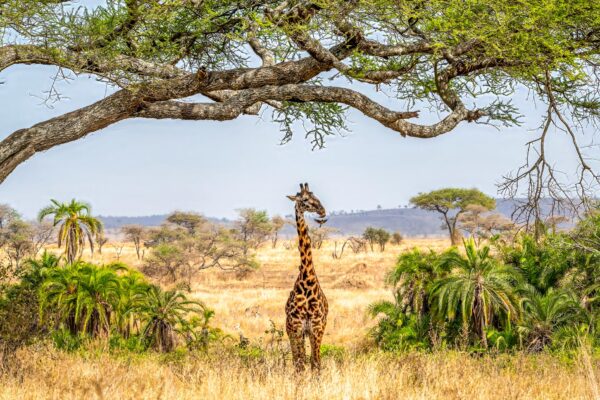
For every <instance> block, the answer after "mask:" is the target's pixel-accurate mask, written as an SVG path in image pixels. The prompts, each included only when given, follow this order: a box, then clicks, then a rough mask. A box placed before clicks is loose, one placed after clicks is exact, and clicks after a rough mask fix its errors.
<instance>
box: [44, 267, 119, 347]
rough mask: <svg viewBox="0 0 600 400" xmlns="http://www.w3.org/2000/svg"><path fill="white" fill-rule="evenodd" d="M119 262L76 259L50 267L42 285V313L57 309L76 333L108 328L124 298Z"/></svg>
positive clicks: (93, 334) (56, 313) (93, 332)
mask: <svg viewBox="0 0 600 400" xmlns="http://www.w3.org/2000/svg"><path fill="white" fill-rule="evenodd" d="M121 268H122V266H121V265H119V264H114V265H107V266H96V265H93V264H89V263H86V262H82V261H79V262H75V263H73V264H67V265H66V266H64V267H57V268H54V269H52V270H49V271H48V273H47V274H46V276H45V280H44V283H43V284H42V285H41V287H40V291H39V295H40V313H41V314H43V313H44V312H46V311H49V312H51V313H53V314H54V315H55V316H56V318H57V320H56V322H57V323H59V324H60V323H62V324H64V325H65V326H66V328H67V329H68V330H69V331H70V332H71V333H72V334H75V333H78V332H84V333H88V334H90V335H92V336H97V335H98V334H100V333H103V332H108V331H109V329H110V325H111V318H112V313H113V310H115V309H116V308H117V303H118V301H119V298H120V293H119V291H120V285H119V276H118V275H117V273H116V271H118V270H119V269H121Z"/></svg>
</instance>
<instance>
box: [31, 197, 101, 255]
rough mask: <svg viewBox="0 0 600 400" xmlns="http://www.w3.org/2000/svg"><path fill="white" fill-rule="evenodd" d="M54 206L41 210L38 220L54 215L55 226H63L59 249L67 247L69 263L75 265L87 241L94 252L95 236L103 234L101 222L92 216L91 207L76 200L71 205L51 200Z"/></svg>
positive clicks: (59, 235) (59, 233) (60, 231)
mask: <svg viewBox="0 0 600 400" xmlns="http://www.w3.org/2000/svg"><path fill="white" fill-rule="evenodd" d="M51 202H52V204H51V205H49V206H48V207H45V208H43V209H42V210H40V212H39V214H38V219H39V220H40V221H42V220H43V219H44V218H45V217H47V216H49V215H54V223H53V224H54V226H57V225H59V224H60V225H61V227H60V229H59V231H58V247H62V245H63V243H64V245H65V254H66V258H67V262H68V263H73V262H74V261H75V259H76V258H78V257H80V256H81V253H82V252H83V248H84V247H85V242H86V239H87V241H88V243H89V245H90V249H91V250H92V251H94V236H95V235H98V234H99V233H100V232H102V223H101V222H100V220H98V219H96V218H94V217H92V216H91V215H90V213H91V209H90V206H89V205H88V204H86V203H82V202H78V201H76V200H75V199H73V200H71V202H70V203H59V202H58V201H56V200H51Z"/></svg>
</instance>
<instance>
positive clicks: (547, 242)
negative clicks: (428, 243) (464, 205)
mask: <svg viewBox="0 0 600 400" xmlns="http://www.w3.org/2000/svg"><path fill="white" fill-rule="evenodd" d="M598 230H600V218H598V217H597V213H595V212H594V213H592V214H591V215H590V216H588V217H587V218H586V219H584V220H582V221H580V222H579V223H578V225H577V226H576V228H575V229H574V230H573V231H572V232H570V233H546V235H545V236H543V237H540V238H538V240H536V238H535V237H534V236H531V235H529V234H527V233H522V234H520V235H518V236H517V237H516V238H515V240H514V242H512V243H508V244H507V243H504V242H500V241H497V240H496V241H495V240H492V241H491V245H490V244H484V245H481V246H479V247H478V246H477V245H476V244H475V241H474V240H473V239H469V240H466V241H464V249H462V251H459V250H458V249H455V248H452V249H450V250H447V251H445V252H442V253H436V252H433V251H429V252H424V251H421V250H418V249H413V250H411V251H408V252H404V253H403V254H401V255H400V257H399V258H398V262H397V264H396V266H395V268H394V269H393V270H392V271H390V273H389V274H388V276H387V278H386V279H387V283H388V284H390V285H392V286H393V288H394V298H395V300H394V301H393V302H391V301H382V302H377V303H374V304H372V305H371V307H370V309H369V312H370V314H371V316H373V317H379V320H378V323H377V325H376V326H375V327H374V328H373V329H372V331H371V335H372V336H373V337H374V339H375V341H376V343H377V344H378V346H379V347H380V348H382V349H385V350H391V351H400V350H402V351H404V350H410V349H434V348H439V347H450V348H459V349H464V348H471V349H472V350H473V351H485V350H489V349H495V350H497V351H510V350H517V349H520V350H524V351H527V352H541V351H545V350H554V351H562V350H570V349H574V348H577V347H578V346H579V345H580V343H581V341H582V340H584V341H589V342H591V343H592V344H593V345H598V344H600V341H599V339H600V331H599V328H600V325H598V323H597V320H598V318H597V317H598V315H599V314H600V308H599V307H598V304H597V298H598V295H599V294H600V293H599V292H598V290H599V288H600V274H598V272H597V271H598V270H600V258H598V257H597V255H598V254H599V253H598V250H600V246H599V245H600V242H598V241H597V236H595V235H596V232H598ZM583 243H585V244H583ZM492 246H493V247H492Z"/></svg>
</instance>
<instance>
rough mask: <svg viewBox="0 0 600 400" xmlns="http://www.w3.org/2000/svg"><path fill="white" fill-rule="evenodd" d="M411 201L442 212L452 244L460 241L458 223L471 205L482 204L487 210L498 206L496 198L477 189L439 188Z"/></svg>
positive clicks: (425, 208) (426, 208) (422, 206)
mask: <svg viewBox="0 0 600 400" xmlns="http://www.w3.org/2000/svg"><path fill="white" fill-rule="evenodd" d="M410 202H411V203H412V204H414V205H415V207H418V208H422V209H423V210H429V211H435V212H438V213H440V214H442V219H443V220H444V224H445V225H446V227H447V228H448V233H449V234H450V240H451V241H452V245H456V244H458V243H459V242H460V240H459V239H460V232H459V231H458V230H457V226H456V224H457V222H458V220H459V217H460V216H461V215H462V214H463V213H464V212H465V211H466V210H467V208H468V207H469V206H481V207H482V208H484V209H485V210H492V209H494V208H496V200H494V199H492V198H491V197H489V196H487V195H485V194H484V193H482V192H481V191H479V190H477V189H460V188H445V189H439V190H434V191H431V192H429V193H419V194H418V195H417V196H415V197H413V198H411V199H410Z"/></svg>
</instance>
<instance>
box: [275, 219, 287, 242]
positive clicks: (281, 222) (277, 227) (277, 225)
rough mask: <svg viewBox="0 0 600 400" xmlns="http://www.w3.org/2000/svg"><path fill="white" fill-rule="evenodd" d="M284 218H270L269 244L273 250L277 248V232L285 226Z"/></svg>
mask: <svg viewBox="0 0 600 400" xmlns="http://www.w3.org/2000/svg"><path fill="white" fill-rule="evenodd" d="M286 222H287V221H286V220H285V218H283V217H282V216H280V215H275V216H273V217H271V243H272V244H273V248H275V247H277V241H278V240H279V231H281V229H283V227H284V226H285V224H286Z"/></svg>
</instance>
